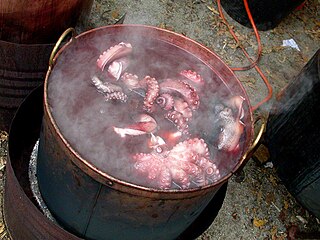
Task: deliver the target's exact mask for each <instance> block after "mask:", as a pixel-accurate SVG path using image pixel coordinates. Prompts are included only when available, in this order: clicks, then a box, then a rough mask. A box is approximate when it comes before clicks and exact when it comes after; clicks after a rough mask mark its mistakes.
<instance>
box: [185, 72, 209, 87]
mask: <svg viewBox="0 0 320 240" xmlns="http://www.w3.org/2000/svg"><path fill="white" fill-rule="evenodd" d="M180 75H181V76H183V77H185V78H187V79H189V80H190V81H191V82H193V83H196V84H201V85H203V84H204V80H203V78H202V76H201V75H200V74H198V73H197V72H195V71H192V70H182V71H181V72H180Z"/></svg>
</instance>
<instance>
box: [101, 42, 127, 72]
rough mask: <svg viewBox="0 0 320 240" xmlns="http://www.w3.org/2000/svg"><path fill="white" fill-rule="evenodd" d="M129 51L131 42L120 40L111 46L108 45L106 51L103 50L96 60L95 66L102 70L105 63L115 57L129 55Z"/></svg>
mask: <svg viewBox="0 0 320 240" xmlns="http://www.w3.org/2000/svg"><path fill="white" fill-rule="evenodd" d="M131 52H132V46H131V44H130V43H124V42H121V43H119V44H117V45H114V46H113V47H110V48H109V49H108V50H107V51H104V52H103V53H102V54H101V55H100V56H99V58H98V60H97V66H98V67H99V68H100V69H101V71H103V70H104V68H105V67H106V65H108V64H109V63H111V62H112V61H114V60H116V59H119V58H122V57H125V56H127V55H129V54H130V53H131Z"/></svg>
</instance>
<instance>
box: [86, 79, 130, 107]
mask: <svg viewBox="0 0 320 240" xmlns="http://www.w3.org/2000/svg"><path fill="white" fill-rule="evenodd" d="M92 82H93V84H94V86H95V87H96V89H97V90H98V91H99V92H100V93H102V94H103V95H104V96H105V99H106V101H109V100H120V101H121V102H126V101H127V99H128V96H127V95H126V94H125V93H124V92H123V91H122V88H121V87H120V86H118V85H115V84H112V83H109V82H102V81H101V80H100V79H99V78H98V77H97V76H93V77H92Z"/></svg>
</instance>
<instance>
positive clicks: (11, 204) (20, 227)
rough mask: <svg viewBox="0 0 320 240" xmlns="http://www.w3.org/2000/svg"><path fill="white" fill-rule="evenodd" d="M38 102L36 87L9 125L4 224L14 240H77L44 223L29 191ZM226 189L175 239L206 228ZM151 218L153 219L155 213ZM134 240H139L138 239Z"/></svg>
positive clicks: (40, 92) (39, 116)
mask: <svg viewBox="0 0 320 240" xmlns="http://www.w3.org/2000/svg"><path fill="white" fill-rule="evenodd" d="M42 99H43V90H42V88H41V87H38V88H37V89H36V90H34V91H33V92H32V93H31V94H30V95H29V96H28V97H27V98H26V100H25V101H24V103H23V104H22V105H21V107H20V108H19V110H18V112H17V116H16V117H15V119H14V121H13V125H12V129H11V133H10V139H9V145H10V146H9V148H10V150H9V158H8V160H7V168H6V174H7V179H6V185H5V194H4V201H5V202H4V214H5V219H6V224H7V226H8V229H9V231H10V233H11V237H12V238H13V239H14V240H20V239H23V240H25V239H26V240H29V239H30V240H31V239H32V240H33V239H48V240H50V239H70V240H76V239H80V238H78V237H76V236H74V235H72V234H70V233H69V232H67V231H65V230H63V229H62V228H60V227H58V226H57V225H56V224H54V223H53V222H51V221H50V220H49V219H47V218H46V217H45V216H44V215H43V214H42V213H41V212H40V210H39V208H38V207H37V204H36V201H35V200H34V196H33V195H32V193H31V190H30V182H29V178H28V176H27V175H28V173H27V172H28V165H29V160H30V154H31V151H32V148H33V146H34V144H35V142H36V141H37V139H38V137H39V132H40V126H41V119H42ZM79 183H80V182H78V184H79ZM226 188H227V184H224V185H223V186H222V187H221V190H219V191H218V193H217V194H216V195H215V196H214V198H213V200H212V201H210V203H209V204H208V206H207V207H206V208H205V210H204V211H203V212H202V213H201V214H200V217H198V218H197V219H196V221H194V222H192V224H191V226H190V227H189V228H188V229H187V230H186V231H185V232H184V233H183V234H182V236H180V237H179V239H183V240H186V239H194V238H195V237H197V236H199V235H200V234H201V233H202V232H203V231H204V230H205V229H207V228H208V226H209V225H210V224H211V223H212V221H213V220H214V219H215V217H216V215H217V214H218V211H219V209H220V208H221V206H222V203H223V200H224V198H225V193H226ZM107 202H108V200H107ZM67 206H69V205H67ZM69 207H70V206H69ZM22 213H23V214H22ZM208 213H209V215H210V216H209V217H208ZM152 218H156V215H155V213H153V216H152ZM173 226H174V224H173V225H172V227H173ZM138 238H139V239H140V236H139V237H138ZM161 239H162V238H161Z"/></svg>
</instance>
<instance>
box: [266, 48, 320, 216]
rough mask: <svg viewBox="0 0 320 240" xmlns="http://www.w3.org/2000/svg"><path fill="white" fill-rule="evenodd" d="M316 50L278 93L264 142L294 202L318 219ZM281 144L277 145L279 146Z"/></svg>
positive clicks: (319, 55) (319, 62)
mask: <svg viewBox="0 0 320 240" xmlns="http://www.w3.org/2000/svg"><path fill="white" fill-rule="evenodd" d="M319 92H320V49H319V50H318V51H317V52H316V53H315V54H314V56H313V57H312V58H311V59H310V60H309V62H308V63H307V64H306V65H305V66H304V68H302V70H301V72H300V73H299V74H298V75H297V76H296V77H295V79H294V80H293V81H292V82H291V83H290V84H288V85H287V87H286V88H284V89H283V90H282V91H281V92H280V93H279V94H278V101H277V102H276V103H275V104H274V105H273V109H272V110H273V111H272V113H271V114H270V118H269V121H268V129H267V132H266V142H267V145H268V147H269V151H270V156H271V159H272V161H273V163H274V164H275V167H276V169H277V173H278V175H279V177H280V178H281V180H282V181H283V183H284V185H285V186H286V187H287V189H288V191H289V192H290V193H291V194H292V195H293V196H294V197H296V199H297V200H298V202H300V204H301V205H302V206H304V207H305V208H306V209H308V210H309V211H310V212H312V213H313V214H314V215H315V216H316V217H318V218H320V202H319V198H320V191H319V190H320V149H319V147H318V146H319V144H320V139H319V132H320V127H319V121H320V116H319V113H320V97H319ZM279 146H281V147H279Z"/></svg>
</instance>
